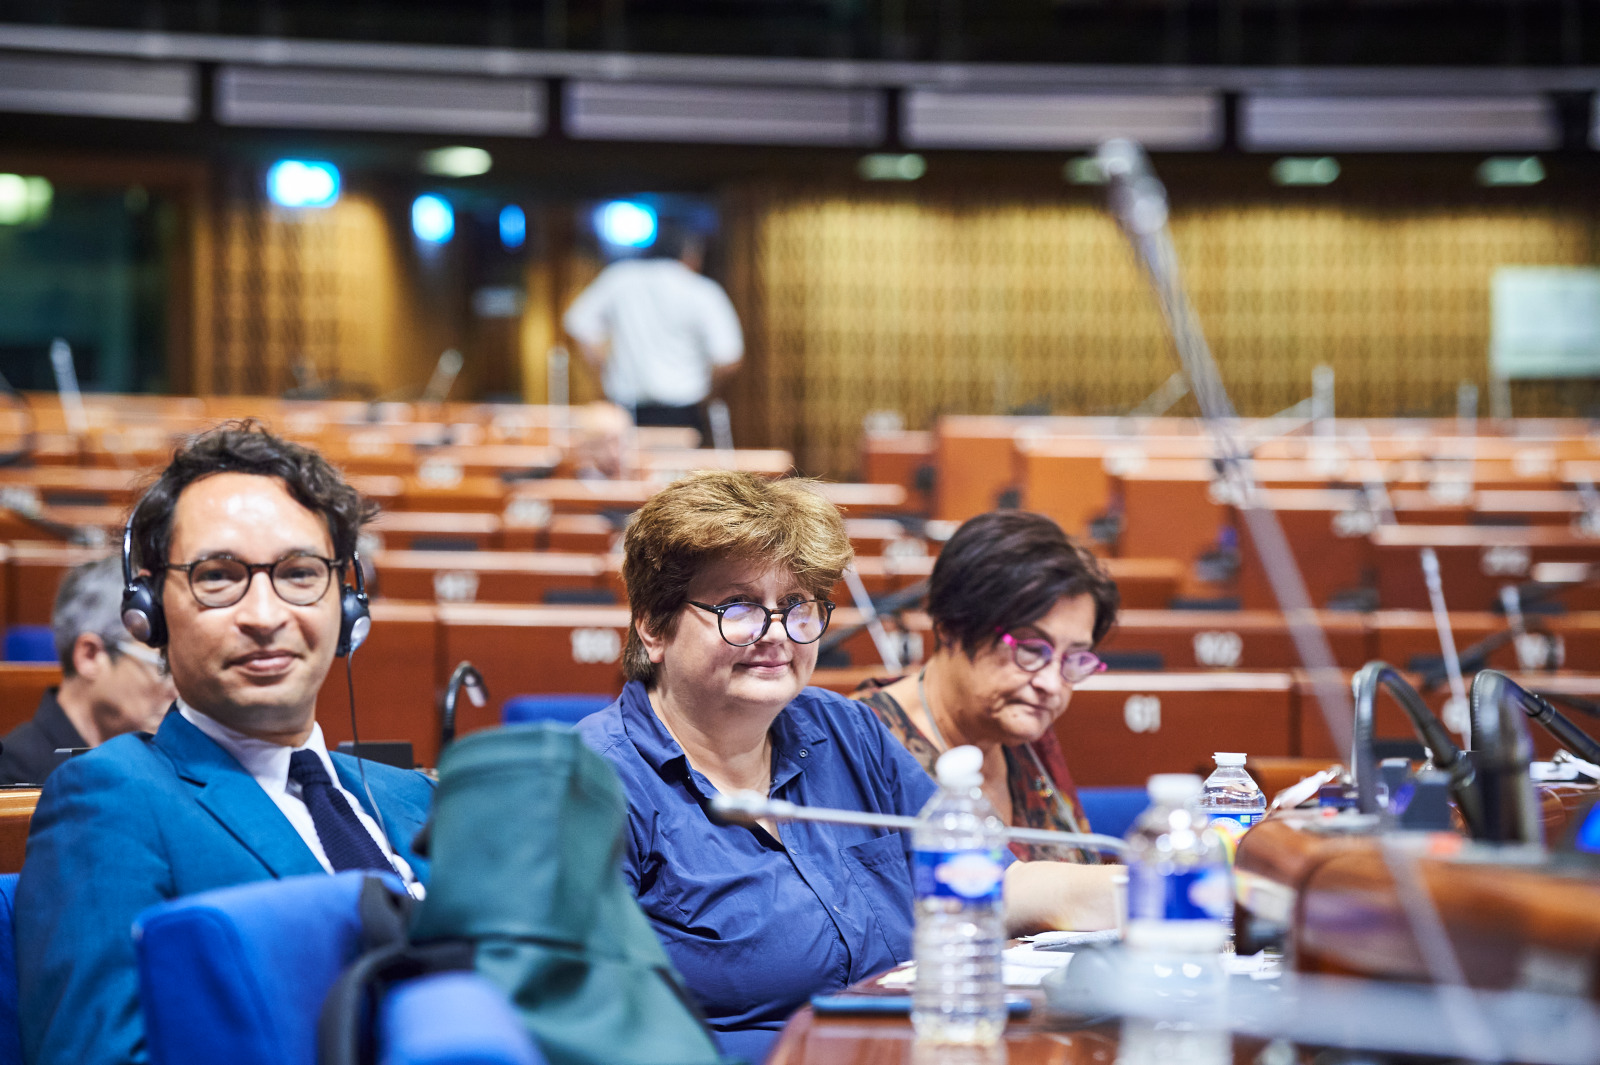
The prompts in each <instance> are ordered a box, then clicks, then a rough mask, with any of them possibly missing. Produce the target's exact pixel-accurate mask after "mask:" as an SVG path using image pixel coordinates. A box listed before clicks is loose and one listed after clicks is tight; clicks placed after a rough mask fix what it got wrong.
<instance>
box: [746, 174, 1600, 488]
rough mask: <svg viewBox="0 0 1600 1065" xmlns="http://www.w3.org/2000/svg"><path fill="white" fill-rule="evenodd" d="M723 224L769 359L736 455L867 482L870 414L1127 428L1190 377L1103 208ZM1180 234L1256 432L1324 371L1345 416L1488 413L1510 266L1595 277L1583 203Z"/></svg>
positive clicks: (915, 206) (1475, 207)
mask: <svg viewBox="0 0 1600 1065" xmlns="http://www.w3.org/2000/svg"><path fill="white" fill-rule="evenodd" d="M1591 200H1592V198H1591ZM726 219H727V221H728V223H729V226H728V229H729V232H728V246H729V251H730V269H729V271H728V274H729V287H730V291H731V292H732V294H733V295H734V298H735V302H736V303H737V304H738V305H739V307H740V310H741V313H742V315H743V317H744V319H745V324H746V330H747V332H748V333H749V341H750V348H751V356H750V359H749V363H750V365H749V369H748V371H747V373H746V374H745V375H744V380H742V381H740V382H739V384H738V386H737V393H736V398H737V400H738V404H737V407H736V417H737V424H738V426H739V427H740V428H741V430H742V431H741V434H740V435H741V441H742V442H743V441H750V442H760V443H769V444H772V445H775V446H782V447H790V448H793V449H794V450H795V452H796V456H797V459H798V460H799V462H800V464H801V465H802V467H803V468H804V469H805V470H806V471H807V472H811V473H821V474H828V475H833V476H843V475H846V474H848V473H850V472H851V471H852V470H853V469H854V467H855V466H856V463H857V450H856V449H857V446H858V440H859V437H860V431H861V424H862V417H863V415H865V414H866V413H867V412H868V411H872V410H878V409H889V410H895V411H898V412H900V414H901V415H902V416H903V417H904V420H905V423H906V425H907V427H909V428H923V427H927V426H929V425H930V424H931V423H932V421H933V419H934V418H935V417H936V416H937V415H938V414H940V413H941V412H949V413H999V412H1005V411H1009V410H1012V409H1016V408H1024V407H1027V408H1033V409H1047V410H1050V411H1053V412H1056V413H1113V412H1123V411H1126V410H1128V409H1129V408H1131V407H1132V406H1133V405H1135V404H1136V403H1138V402H1139V401H1140V400H1141V399H1142V398H1144V397H1145V396H1146V395H1148V394H1149V393H1150V392H1151V391H1153V390H1154V389H1155V388H1156V387H1157V386H1159V385H1160V384H1161V382H1162V381H1164V380H1165V379H1166V378H1167V376H1168V375H1169V374H1171V373H1172V372H1173V371H1174V370H1175V369H1176V360H1175V357H1174V356H1173V355H1172V353H1171V347H1170V343H1169V341H1168V340H1167V338H1166V334H1165V332H1164V329H1163V326H1162V323H1161V320H1160V315H1159V312H1158V310H1157V308H1156V306H1155V303H1154V301H1153V299H1152V297H1151V296H1150V293H1149V290H1148V286H1147V284H1146V282H1145V281H1144V278H1143V277H1142V275H1141V274H1140V272H1139V271H1138V269H1137V268H1136V266H1135V264H1134V262H1133V259H1132V256H1131V254H1130V252H1129V250H1128V248H1127V245H1126V243H1125V241H1124V240H1123V238H1122V237H1121V235H1120V234H1119V232H1118V231H1117V229H1116V227H1115V226H1114V224H1113V223H1112V222H1111V221H1110V219H1109V218H1108V216H1107V215H1106V213H1105V211H1104V209H1103V208H1102V207H1101V206H1100V205H1099V204H1098V203H1094V202H1091V201H1088V200H1084V201H1081V202H1076V203H1072V202H1062V201H1060V200H1056V201H1047V200H1041V199H1037V198H1035V199H1024V198H1018V199H1016V200H1013V201H1011V202H1006V201H1005V200H1003V199H1000V198H999V197H993V198H989V199H980V198H976V197H974V198H967V199H962V198H948V199H940V198H938V197H931V196H927V195H923V196H920V197H919V196H918V195H917V194H915V193H907V194H905V195H903V196H892V195H863V194H861V193H857V192H841V193H837V194H835V193H828V192H807V191H796V190H747V191H744V192H740V193H737V194H734V195H732V196H730V197H729V198H728V209H727V211H726ZM1172 229H1173V235H1174V241H1175V243H1176V245H1177V249H1178V253H1179V256H1180V258H1181V261H1182V264H1183V267H1184V271H1185V277H1186V281H1187V284H1188V287H1189V291H1190V294H1191V297H1192V299H1193V301H1194V303H1195V305H1196V307H1197V309H1198V311H1199V313H1200V316H1201V319H1202V321H1203V322H1204V325H1205V328H1206V331H1207V334H1208V336H1209V338H1210V341H1211V344H1212V347H1213V350H1214V351H1215V353H1216V356H1217V359H1218V362H1219V364H1220V365H1221V368H1222V372H1223V376H1224V378H1225V380H1226V381H1227V384H1228V386H1229V390H1230V392H1231V394H1232V395H1233V398H1234V401H1235V404H1236V406H1237V407H1238V409H1239V410H1240V412H1241V413H1243V414H1246V415H1264V414H1270V413H1273V412H1275V411H1278V410H1281V409H1283V408H1285V407H1288V406H1290V405H1291V404H1293V403H1295V402H1297V401H1299V400H1301V399H1304V398H1305V397H1306V396H1307V395H1309V393H1310V381H1311V371H1312V368H1313V367H1314V366H1316V365H1318V364H1320V363H1326V364H1329V365H1331V366H1333V367H1334V369H1335V373H1336V381H1337V385H1336V396H1337V407H1338V410H1339V412H1340V413H1341V414H1345V415H1352V416H1358V415H1370V416H1381V415H1391V414H1445V413H1449V412H1453V411H1454V409H1455V407H1454V405H1455V395H1456V389H1457V386H1458V385H1459V383H1460V382H1461V381H1463V380H1470V381H1473V382H1476V383H1477V384H1478V385H1479V386H1480V388H1481V389H1482V390H1483V395H1485V396H1487V390H1486V385H1487V381H1486V378H1487V352H1488V342H1489V301H1488V293H1489V281H1490V277H1491V275H1492V273H1493V271H1494V269H1495V268H1496V267H1497V266H1503V265H1529V264H1540V265H1583V264H1594V263H1596V262H1597V261H1600V256H1597V244H1600V240H1597V234H1600V224H1597V209H1596V208H1595V207H1594V206H1593V205H1586V204H1583V203H1579V204H1577V205H1576V206H1572V205H1569V206H1562V205H1559V204H1557V205H1549V204H1545V205H1538V204H1531V203H1529V202H1526V201H1525V202H1521V203H1518V204H1515V205H1503V206H1502V205H1495V204H1492V203H1473V202H1463V203H1458V204H1454V205H1451V206H1449V207H1426V206H1417V207H1405V206H1400V207H1391V206H1386V205H1385V204H1384V203H1382V202H1374V203H1361V202H1355V203H1352V202H1339V203H1334V204H1331V205H1327V204H1318V203H1315V202H1311V201H1309V200H1306V199H1301V200H1293V199H1280V200H1278V201H1274V202H1260V203H1246V204H1239V203H1219V204H1216V205H1199V206H1190V207H1186V208H1185V207H1179V208H1177V209H1175V211H1174V215H1173V219H1172ZM1597 395H1600V394H1597V392H1596V390H1595V388H1594V385H1593V384H1592V383H1590V382H1581V383H1575V384H1566V385H1562V384H1538V385H1518V386H1516V387H1515V389H1514V391H1513V402H1514V407H1515V410H1516V413H1518V414H1524V415H1537V414H1562V413H1573V412H1576V411H1577V410H1579V409H1581V408H1582V407H1583V406H1586V405H1588V404H1591V403H1593V402H1594V401H1595V399H1596V398H1597ZM1181 409H1182V408H1180V410H1181ZM1189 409H1191V410H1192V408H1189ZM758 436H759V437H763V439H760V440H752V437H758Z"/></svg>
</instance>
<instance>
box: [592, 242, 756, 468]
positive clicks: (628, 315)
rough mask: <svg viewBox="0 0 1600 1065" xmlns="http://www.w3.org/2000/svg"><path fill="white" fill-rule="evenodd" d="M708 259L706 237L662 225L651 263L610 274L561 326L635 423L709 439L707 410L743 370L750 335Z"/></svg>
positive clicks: (627, 262) (633, 263)
mask: <svg viewBox="0 0 1600 1065" xmlns="http://www.w3.org/2000/svg"><path fill="white" fill-rule="evenodd" d="M704 256H705V249H704V245H703V244H702V242H701V240H700V238H699V237H697V236H694V235H692V234H690V233H688V232H686V231H683V230H680V229H677V228H676V227H673V226H665V225H664V226H663V227H662V229H661V232H660V233H659V235H658V236H657V238H656V242H655V243H654V244H653V245H652V246H651V248H650V252H649V255H648V257H646V258H643V259H623V260H621V261H619V262H615V263H612V264H611V265H610V266H608V267H606V268H605V269H604V270H602V271H601V272H600V276H599V277H597V278H595V279H594V281H593V282H592V283H591V284H590V285H589V287H588V288H586V289H584V290H583V292H582V293H581V294H580V295H579V296H578V298H577V299H576V300H574V301H573V303H572V306H571V307H569V308H568V309H567V313H566V316H565V317H564V318H563V319H562V324H563V325H564V326H565V327H566V330H567V332H568V333H569V334H571V336H572V337H573V339H575V340H576V341H577V342H578V345H579V347H580V348H581V350H582V352H583V357H584V361H585V362H587V363H588V364H589V367H590V369H592V370H593V371H594V372H595V373H596V374H597V375H598V376H599V377H600V382H601V386H602V387H603V388H604V389H605V393H606V397H607V398H608V399H610V400H611V401H612V402H613V403H617V404H619V405H621V406H623V407H626V408H628V409H629V410H631V411H633V415H634V422H635V423H636V424H638V425H677V426H686V427H689V428H692V429H699V430H700V432H701V436H702V439H707V438H709V435H710V434H709V433H707V432H706V421H705V411H704V405H705V402H706V400H707V399H708V398H710V396H711V394H712V393H713V391H714V390H715V389H716V388H717V387H718V386H719V385H721V384H722V382H723V381H724V380H726V379H727V378H728V377H729V376H730V375H731V374H732V373H733V372H734V371H735V370H737V369H738V367H739V360H740V359H742V358H743V357H744V334H743V333H742V332H741V330H740V329H739V317H738V315H737V314H735V313H734V309H733V304H732V303H731V302H730V301H729V299H728V294H727V293H726V292H724V291H723V290H722V286H721V285H718V284H717V283H716V282H715V281H713V280H711V279H710V278H708V277H705V276H703V275H702V274H701V273H700V270H701V268H702V266H703V265H704Z"/></svg>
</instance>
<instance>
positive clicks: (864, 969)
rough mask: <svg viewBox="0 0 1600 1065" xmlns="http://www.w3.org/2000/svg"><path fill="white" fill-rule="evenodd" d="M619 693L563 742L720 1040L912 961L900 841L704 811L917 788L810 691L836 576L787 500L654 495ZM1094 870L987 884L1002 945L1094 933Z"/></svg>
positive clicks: (639, 539) (852, 715) (852, 801)
mask: <svg viewBox="0 0 1600 1065" xmlns="http://www.w3.org/2000/svg"><path fill="white" fill-rule="evenodd" d="M624 553H625V558H624V562H623V578H624V581H625V582H626V584H627V588H628V603H629V607H630V611H631V613H632V627H631V630H630V632H629V634H628V646H627V650H626V652H625V655H624V663H623V666H624V670H625V672H626V673H627V676H628V678H629V683H628V685H627V687H626V688H624V689H623V692H622V695H621V697H620V698H618V700H617V701H616V702H615V703H613V704H612V705H611V706H610V707H608V708H606V709H605V710H603V711H601V712H600V713H598V714H594V715H592V716H590V717H589V718H587V719H585V720H584V721H583V722H582V723H581V724H580V725H579V730H580V732H582V733H583V735H584V738H585V739H586V740H587V741H588V743H589V744H590V745H591V746H592V747H594V748H595V749H596V750H597V751H599V752H600V753H601V754H602V755H604V756H605V757H606V758H608V759H609V760H610V761H611V762H612V764H613V765H614V766H615V767H616V769H617V772H618V774H619V775H620V776H621V778H622V782H623V785H624V788H625V789H626V791H627V794H628V828H629V836H628V842H627V849H626V853H625V854H624V856H623V872H624V875H625V876H627V877H628V879H629V881H630V883H631V884H632V885H633V887H634V891H635V893H636V894H637V895H638V897H639V901H640V904H641V905H642V906H643V908H644V911H645V913H647V914H648V915H649V916H650V919H651V921H652V922H653V924H654V926H655V928H656V931H657V933H658V934H659V935H660V936H661V939H662V942H663V943H664V944H665V946H666V949H667V953H668V954H669V955H670V956H671V958H672V960H673V962H674V964H676V965H677V967H678V969H679V970H680V971H681V972H682V973H683V976H684V978H685V980H686V981H687V982H688V984H689V987H690V989H691V990H692V991H693V992H694V993H695V995H696V997H697V998H698V1000H699V1002H700V1005H701V1007H702V1008H703V1009H704V1010H705V1013H706V1015H707V1018H708V1019H709V1021H710V1022H711V1026H712V1028H713V1029H714V1030H716V1031H717V1032H718V1033H719V1035H720V1036H721V1037H722V1038H723V1045H724V1049H725V1050H726V1051H727V1052H729V1053H732V1054H737V1055H739V1056H742V1057H744V1058H746V1059H748V1060H751V1061H759V1060H761V1058H762V1057H763V1056H764V1054H765V1052H766V1049H767V1047H768V1044H769V1043H770V1041H771V1039H772V1037H773V1035H774V1034H775V1033H776V1032H777V1030H778V1029H779V1028H781V1027H782V1025H783V1022H784V1020H785V1019H786V1018H787V1017H788V1016H789V1014H790V1013H792V1012H793V1011H794V1010H795V1009H797V1008H798V1007H800V1006H802V1005H804V1004H805V1001H806V999H807V998H808V997H809V996H810V995H812V994H813V993H815V992H818V991H826V990H835V989H838V988H842V987H844V986H846V985H848V984H850V983H853V982H855V981H858V980H861V979H864V978H866V977H868V976H870V975H872V974H873V973H876V972H880V971H882V970H884V969H887V968H890V967H892V966H893V965H895V964H897V963H899V962H902V961H905V960H907V959H908V958H910V956H911V880H910V873H909V866H908V856H909V839H908V838H907V837H906V835H905V834H904V833H901V832H897V831H892V830H887V829H878V828H866V827H857V826H845V825H828V824H815V823H806V822H793V823H786V824H783V825H778V824H775V823H771V822H763V823H762V824H761V826H759V827H755V828H750V827H742V826H724V825H720V824H718V823H717V822H715V821H714V820H712V818H711V817H710V814H709V802H710V799H711V797H712V796H714V795H716V794H718V793H719V792H720V793H731V792H734V791H741V790H751V791H756V792H759V793H760V794H763V795H770V796H771V797H773V798H777V799H784V800H788V801H790V802H795V803H800V804H804V805H810V806H832V807H842V808H847V809H858V810H872V811H878V812H883V813H894V814H915V813H917V812H918V810H919V809H920V808H921V807H922V805H923V804H924V803H925V802H926V801H927V799H928V797H929V796H930V795H931V794H932V793H933V790H934V785H933V782H932V780H930V779H929V778H928V776H927V774H926V773H925V772H924V771H923V770H922V768H921V767H920V766H919V765H918V764H917V762H916V760H915V759H914V758H912V757H911V755H910V754H909V753H907V751H906V749H905V748H904V747H903V746H902V745H901V744H900V743H899V742H898V741H897V740H895V738H894V737H893V736H891V735H890V734H889V732H888V731H887V730H885V729H884V728H883V726H882V725H881V724H880V723H879V722H878V719H877V718H876V717H875V716H874V715H873V713H872V711H871V710H869V709H868V708H867V707H865V706H864V705H862V704H861V703H857V702H854V701H852V700H850V699H846V698H844V697H842V696H839V695H835V694H833V693H831V692H827V691H823V690H820V689H815V688H807V687H806V682H807V681H808V680H809V679H810V677H811V673H812V671H813V670H814V669H815V667H816V659H817V652H816V641H817V640H818V639H819V638H820V637H821V636H822V634H823V632H824V631H825V630H826V629H827V625H828V618H829V616H830V614H831V613H832V610H833V604H832V603H831V602H829V601H828V600H827V598H826V595H827V593H828V592H829V591H830V590H831V589H832V588H833V586H834V585H835V583H837V581H838V580H839V577H840V575H841V574H842V573H843V571H844V568H845V567H846V566H847V565H848V564H849V563H850V558H851V553H850V542H849V539H848V537H847V536H846V535H845V531H844V523H843V522H842V521H841V520H840V517H839V513H838V510H837V509H836V508H835V507H834V506H833V505H832V504H831V503H829V502H827V501H826V500H824V499H823V498H822V497H821V496H820V495H818V494H816V493H815V492H814V491H812V490H811V489H810V488H809V487H808V486H807V485H806V483H805V482H803V481H798V480H792V479H790V480H779V481H769V480H765V479H762V478H757V477H752V476H749V475H747V474H740V473H733V472H726V471H713V472H708V473H702V474H697V475H694V476H692V477H689V478H687V479H685V480H682V481H678V482H676V483H675V484H673V485H671V486H669V487H668V488H666V489H664V490H663V491H661V492H660V493H658V494H657V495H656V496H654V497H653V498H652V499H651V500H650V501H649V502H647V503H646V504H645V505H644V507H643V508H641V509H640V511H639V513H638V514H637V515H635V517H634V519H633V521H632V523H631V524H630V525H629V527H628V531H627V534H626V536H625V539H624ZM1113 890H1114V889H1113V887H1112V885H1111V880H1110V877H1109V875H1108V873H1107V871H1106V870H1105V869H1104V868H1102V867H1091V866H1077V865H1057V864H1055V863H1049V862H1035V863H1023V862H1019V863H1016V864H1014V865H1012V866H1011V867H1010V868H1009V869H1008V870H1007V873H1006V883H1005V899H1006V909H1007V924H1008V926H1009V928H1010V929H1011V931H1012V932H1013V934H1020V933H1022V932H1025V931H1030V930H1036V929H1039V928H1044V927H1062V928H1105V927H1109V926H1110V925H1111V923H1112V921H1113V920H1114V915H1115V906H1114V898H1113V895H1112V891H1113Z"/></svg>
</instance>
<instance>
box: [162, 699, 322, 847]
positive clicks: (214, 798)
mask: <svg viewBox="0 0 1600 1065" xmlns="http://www.w3.org/2000/svg"><path fill="white" fill-rule="evenodd" d="M155 745H156V746H157V747H158V748H160V749H161V750H162V752H164V753H165V754H166V755H167V757H168V758H170V759H172V765H173V768H174V769H175V770H176V771H177V773H178V775H179V776H180V777H182V778H183V779H184V780H186V781H188V782H189V783H191V784H193V785H195V787H196V788H197V789H198V790H197V791H196V794H195V801H196V802H198V803H199V804H200V805H201V806H202V807H204V808H205V810H206V811H207V812H208V813H210V814H211V816H212V817H215V818H216V819H217V820H218V821H219V822H221V823H222V826H223V827H224V828H226V829H227V830H228V831H229V832H230V833H231V834H232V835H233V837H234V839H236V840H238V841H239V843H240V845H241V846H243V847H244V848H245V849H246V850H248V851H249V852H250V853H251V854H254V855H255V856H256V857H257V858H258V859H260V861H261V864H262V865H264V866H266V867H267V870H268V871H269V872H271V873H272V875H273V876H277V877H283V876H299V875H302V874H307V873H320V872H323V871H324V870H323V868H322V865H321V863H319V862H318V861H317V858H316V855H314V854H312V853H311V848H309V847H307V846H306V844H305V841H304V840H303V839H301V838H300V833H298V832H296V831H295V830H294V826H293V825H291V824H290V823H289V819H288V818H287V817H285V816H283V811H282V810H280V809H278V805H277V803H275V802H273V801H272V799H271V798H270V797H269V796H268V795H267V793H266V792H265V791H263V790H262V789H261V785H260V784H257V783H256V781H255V778H254V777H252V776H251V775H250V774H249V773H246V772H245V771H244V767H243V766H241V765H240V764H239V763H238V762H237V761H236V760H235V759H234V757H233V755H231V754H229V753H228V752H227V751H225V750H223V749H222V748H221V747H219V746H217V744H216V743H215V742H214V741H213V740H212V739H211V737H210V736H207V735H206V734H205V733H204V732H201V731H200V730H199V729H197V728H195V727H194V726H193V725H191V724H189V722H188V721H187V720H186V719H185V718H184V716H183V715H182V714H181V713H178V712H176V711H174V712H172V713H169V714H168V715H167V716H166V720H164V721H163V722H162V723H161V728H160V729H159V730H158V731H157V732H156V738H155Z"/></svg>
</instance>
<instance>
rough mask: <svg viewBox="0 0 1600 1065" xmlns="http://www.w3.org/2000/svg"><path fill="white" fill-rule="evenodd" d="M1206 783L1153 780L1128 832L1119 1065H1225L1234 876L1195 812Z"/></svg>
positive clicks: (1166, 777)
mask: <svg viewBox="0 0 1600 1065" xmlns="http://www.w3.org/2000/svg"><path fill="white" fill-rule="evenodd" d="M1201 790H1202V785H1201V782H1200V778H1199V777H1197V776H1192V775H1188V774H1182V773H1163V774H1158V775H1157V776H1153V777H1151V778H1150V784H1149V793H1150V808H1149V809H1147V810H1146V811H1145V812H1144V814H1142V815H1141V816H1140V817H1139V819H1138V821H1136V822H1135V823H1134V826H1133V828H1132V830H1130V831H1129V833H1128V848H1129V853H1128V933H1127V946H1126V950H1125V951H1124V954H1123V959H1122V962H1123V964H1122V985H1123V986H1122V988H1121V995H1122V998H1123V1002H1124V1004H1125V1006H1126V1007H1127V1009H1126V1012H1127V1019H1126V1020H1125V1021H1124V1023H1123V1031H1122V1041H1121V1044H1120V1049H1119V1053H1118V1056H1117V1061H1118V1065H1166V1063H1169V1062H1178V1061H1181V1062H1184V1063H1185V1065H1226V1063H1227V1062H1228V1061H1230V1060H1231V1056H1232V1055H1231V1051H1230V1046H1231V1042H1230V1039H1229V1036H1228V1033H1227V1030H1226V1028H1225V1027H1224V1026H1223V1023H1222V1011H1223V1009H1224V1007H1225V1004H1226V992H1227V975H1226V973H1225V971H1224V970H1223V967H1222V957H1221V951H1222V949H1223V946H1224V944H1225V943H1226V937H1227V933H1226V931H1225V928H1224V925H1223V916H1224V915H1225V914H1226V913H1227V912H1228V910H1229V909H1231V907H1232V905H1233V883H1232V881H1233V877H1232V871H1231V870H1230V868H1229V866H1228V860H1227V856H1226V852H1225V849H1224V846H1223V843H1222V840H1221V838H1220V837H1219V836H1218V835H1217V833H1216V832H1215V831H1213V830H1212V829H1211V827H1210V825H1209V824H1208V823H1207V820H1206V816H1205V814H1204V813H1202V812H1201V811H1200V810H1199V809H1197V808H1196V804H1197V802H1198V800H1199V799H1200V796H1201Z"/></svg>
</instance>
